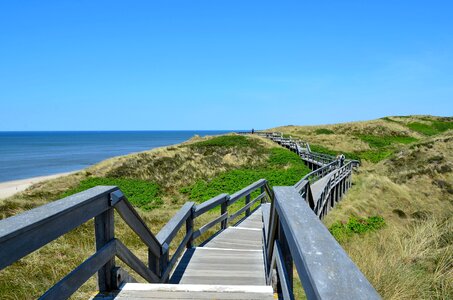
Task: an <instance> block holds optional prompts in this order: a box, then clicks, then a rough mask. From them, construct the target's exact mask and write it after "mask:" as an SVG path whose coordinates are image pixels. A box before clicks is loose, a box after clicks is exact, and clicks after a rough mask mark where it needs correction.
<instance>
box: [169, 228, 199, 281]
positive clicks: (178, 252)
mask: <svg viewBox="0 0 453 300" xmlns="http://www.w3.org/2000/svg"><path fill="white" fill-rule="evenodd" d="M191 238H192V229H190V230H189V231H188V232H187V233H186V236H185V237H184V239H183V240H182V242H181V243H180V244H179V246H178V248H176V251H175V252H174V253H173V256H172V257H171V259H170V261H169V262H168V264H167V266H166V270H165V271H164V273H163V274H162V281H163V282H166V281H167V279H168V277H169V276H170V273H171V271H172V270H173V268H174V266H175V264H176V262H177V261H178V258H179V256H180V255H181V253H182V252H183V250H184V248H185V247H186V244H187V243H188V242H189V240H190V239H191Z"/></svg>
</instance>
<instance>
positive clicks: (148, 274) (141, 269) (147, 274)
mask: <svg viewBox="0 0 453 300" xmlns="http://www.w3.org/2000/svg"><path fill="white" fill-rule="evenodd" d="M116 248H117V256H118V257H119V258H120V259H121V260H122V261H123V262H124V263H125V264H126V265H128V266H129V267H131V268H132V270H134V271H135V272H137V273H138V274H139V275H140V276H142V277H143V278H144V279H146V280H147V281H148V282H160V278H159V277H158V276H157V275H156V274H155V273H154V272H152V271H151V270H150V269H149V268H147V267H146V265H145V264H144V263H143V262H142V261H141V260H140V259H139V258H138V257H137V256H135V254H134V253H132V252H131V251H130V250H129V249H128V248H127V247H126V246H125V245H124V244H123V243H121V241H119V240H117V241H116Z"/></svg>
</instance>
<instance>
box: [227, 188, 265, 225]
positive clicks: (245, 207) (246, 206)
mask: <svg viewBox="0 0 453 300" xmlns="http://www.w3.org/2000/svg"><path fill="white" fill-rule="evenodd" d="M264 196H266V194H265V193H262V194H260V195H259V196H258V197H256V198H255V199H253V200H252V201H250V200H248V202H247V204H246V205H244V207H242V208H241V209H239V210H238V211H236V212H235V213H233V214H231V215H230V216H229V217H228V221H229V222H231V221H232V220H234V219H236V218H237V217H238V216H239V215H241V214H243V213H244V212H247V211H249V215H250V207H252V206H253V205H254V204H255V203H256V202H257V201H259V200H261V199H262V198H264ZM246 216H248V215H246Z"/></svg>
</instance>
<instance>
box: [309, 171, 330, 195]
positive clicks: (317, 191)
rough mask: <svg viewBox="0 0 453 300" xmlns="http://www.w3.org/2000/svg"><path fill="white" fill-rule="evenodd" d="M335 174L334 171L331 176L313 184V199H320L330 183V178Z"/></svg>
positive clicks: (328, 175)
mask: <svg viewBox="0 0 453 300" xmlns="http://www.w3.org/2000/svg"><path fill="white" fill-rule="evenodd" d="M333 173H335V171H333V172H332V173H330V174H327V175H326V176H324V177H323V178H321V179H319V180H318V181H316V182H315V183H313V184H312V185H311V186H310V188H311V192H312V194H313V199H316V200H317V199H319V197H320V196H321V194H322V192H323V191H324V188H325V187H326V184H327V182H329V180H330V177H331V176H332V174H333Z"/></svg>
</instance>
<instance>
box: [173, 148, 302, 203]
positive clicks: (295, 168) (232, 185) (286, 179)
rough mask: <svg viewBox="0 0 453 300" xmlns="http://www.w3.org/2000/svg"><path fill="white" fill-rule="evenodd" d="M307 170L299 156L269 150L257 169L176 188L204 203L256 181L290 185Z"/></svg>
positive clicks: (236, 171)
mask: <svg viewBox="0 0 453 300" xmlns="http://www.w3.org/2000/svg"><path fill="white" fill-rule="evenodd" d="M309 172H310V169H309V168H308V167H307V166H305V164H304V163H303V161H302V160H301V159H300V157H299V156H298V155H297V154H295V153H293V152H291V151H289V150H287V149H283V148H272V149H271V153H270V156H269V159H268V161H267V163H266V164H264V165H262V166H260V167H257V168H253V169H252V168H240V169H236V170H230V171H227V172H224V173H222V174H220V175H218V176H216V177H214V178H212V179H211V180H198V181H196V182H195V184H193V185H191V186H187V187H183V188H182V189H180V192H181V193H183V194H186V195H187V196H188V197H189V199H191V200H195V201H197V202H204V201H206V200H209V199H210V198H212V197H214V196H216V195H218V194H221V193H228V194H232V193H234V192H237V191H239V190H240V189H242V188H244V187H246V186H248V185H250V184H252V183H253V182H255V181H257V180H259V179H263V178H264V179H267V180H268V181H269V184H270V185H271V186H273V185H283V186H287V185H293V184H295V183H296V182H297V181H299V180H300V179H301V178H302V177H303V176H305V175H306V174H308V173H309Z"/></svg>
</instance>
